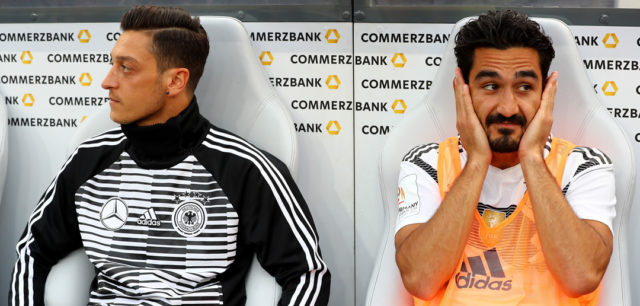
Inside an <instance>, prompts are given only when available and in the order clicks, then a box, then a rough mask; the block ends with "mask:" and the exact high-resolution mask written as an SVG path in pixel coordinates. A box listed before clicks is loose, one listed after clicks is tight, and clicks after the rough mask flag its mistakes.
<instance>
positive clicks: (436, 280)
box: [395, 11, 615, 305]
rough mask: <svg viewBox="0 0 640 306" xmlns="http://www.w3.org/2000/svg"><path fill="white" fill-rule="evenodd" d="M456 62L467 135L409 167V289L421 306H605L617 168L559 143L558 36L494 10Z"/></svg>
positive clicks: (403, 222)
mask: <svg viewBox="0 0 640 306" xmlns="http://www.w3.org/2000/svg"><path fill="white" fill-rule="evenodd" d="M455 55H456V57H457V61H458V67H459V68H457V69H456V76H455V79H454V80H453V90H454V92H455V99H456V101H455V103H456V113H457V122H456V126H457V129H458V133H459V136H458V137H452V138H449V139H447V140H446V141H444V142H442V143H440V144H437V143H433V144H428V145H423V146H418V147H416V148H414V149H412V150H411V151H410V152H409V153H408V154H407V155H406V156H405V157H404V159H403V161H402V163H401V170H400V177H399V197H398V200H399V214H398V222H397V226H396V236H395V243H396V261H397V264H398V267H399V269H400V272H401V274H402V279H403V282H404V285H405V287H406V288H407V290H408V291H409V292H410V293H411V294H412V295H413V296H414V301H415V304H416V305H429V304H431V303H433V304H435V305H440V304H442V305H460V304H463V305H496V304H499V305H522V304H527V305H532V304H537V305H542V304H544V305H595V304H597V302H598V296H599V285H600V282H601V279H602V276H603V275H604V272H605V270H606V268H607V264H608V262H609V258H610V256H611V252H612V247H613V241H612V230H611V225H612V221H613V218H614V217H615V185H614V175H613V166H612V164H611V160H610V159H609V158H608V157H607V156H606V155H605V154H604V153H603V152H601V151H599V150H598V149H595V148H588V147H578V146H575V145H573V144H571V143H570V142H568V141H565V140H562V139H558V138H555V137H552V136H551V135H550V131H551V123H552V121H553V118H552V115H553V103H554V96H555V92H556V88H557V82H558V74H557V72H553V73H551V75H549V76H547V73H548V70H549V66H550V64H551V60H552V59H553V57H554V50H553V47H552V44H551V41H550V39H549V38H548V37H547V36H546V35H545V34H544V33H543V32H542V31H541V29H540V26H539V25H538V24H537V23H536V22H534V21H532V20H530V19H528V18H527V17H526V16H524V15H522V14H519V13H516V12H513V11H503V12H489V13H488V14H486V15H482V16H480V17H479V18H477V19H475V20H473V21H471V22H469V23H468V24H466V25H465V26H463V27H462V28H461V30H460V32H459V33H458V34H457V36H456V47H455ZM452 102H453V101H452ZM408 199H410V200H408Z"/></svg>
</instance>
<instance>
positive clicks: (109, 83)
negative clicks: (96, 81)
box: [101, 65, 118, 89]
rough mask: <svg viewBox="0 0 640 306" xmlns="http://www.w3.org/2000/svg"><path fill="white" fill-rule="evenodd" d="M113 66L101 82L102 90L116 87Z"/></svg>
mask: <svg viewBox="0 0 640 306" xmlns="http://www.w3.org/2000/svg"><path fill="white" fill-rule="evenodd" d="M114 68H115V65H114V66H111V69H109V71H108V72H107V75H106V76H105V77H104V80H102V84H101V86H102V88H104V89H111V88H114V87H116V85H117V84H118V83H117V82H116V80H115V76H114Z"/></svg>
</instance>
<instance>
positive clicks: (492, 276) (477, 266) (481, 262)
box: [455, 248, 512, 291]
mask: <svg viewBox="0 0 640 306" xmlns="http://www.w3.org/2000/svg"><path fill="white" fill-rule="evenodd" d="M455 279H456V286H457V287H458V288H460V289H484V290H493V291H499V290H501V291H509V290H511V287H512V284H511V279H507V277H506V275H505V274H504V270H503V268H502V263H501V262H500V257H499V256H498V252H497V251H496V249H495V248H494V249H491V250H487V251H484V252H483V253H482V255H480V256H469V257H467V258H465V260H463V261H462V265H461V267H460V272H458V273H456V277H455Z"/></svg>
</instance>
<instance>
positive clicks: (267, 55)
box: [260, 51, 273, 66]
mask: <svg viewBox="0 0 640 306" xmlns="http://www.w3.org/2000/svg"><path fill="white" fill-rule="evenodd" d="M260 62H261V63H262V65H265V66H269V65H271V63H273V55H271V52H270V51H262V53H260Z"/></svg>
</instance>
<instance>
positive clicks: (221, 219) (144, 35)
mask: <svg viewBox="0 0 640 306" xmlns="http://www.w3.org/2000/svg"><path fill="white" fill-rule="evenodd" d="M121 26H122V29H123V33H122V35H121V36H120V37H119V39H118V41H117V42H116V44H115V46H114V47H113V50H112V52H111V56H112V59H113V67H112V68H111V69H110V70H109V72H108V74H107V76H106V77H105V79H104V81H103V82H102V87H103V88H105V89H107V90H109V98H110V101H109V104H110V106H111V119H112V120H113V121H115V122H117V123H119V124H121V126H120V127H119V128H117V129H113V130H111V131H108V132H106V133H104V134H102V135H99V136H96V137H94V138H92V139H89V140H87V141H85V142H84V143H83V144H81V145H80V146H79V147H78V149H77V150H76V151H75V152H74V153H73V154H72V155H71V157H70V158H69V159H68V160H67V162H66V163H65V164H64V166H63V168H62V170H60V172H59V173H58V175H57V176H56V178H55V179H54V181H53V183H52V184H51V185H50V187H49V188H48V189H47V191H46V192H45V194H44V195H43V196H42V198H41V200H40V202H39V203H38V205H37V206H36V208H35V211H34V213H33V214H32V216H31V217H30V219H29V223H28V225H27V228H26V230H25V232H24V234H23V236H22V237H21V239H20V241H19V242H18V245H17V248H16V249H17V252H18V260H17V262H16V265H15V268H14V271H13V274H12V283H11V290H10V293H9V304H11V305H43V304H44V302H43V295H44V286H45V281H46V278H47V274H48V273H49V270H50V269H51V267H52V266H53V265H54V264H55V263H56V262H57V261H58V260H59V259H61V258H63V257H64V256H66V255H67V254H68V253H69V252H71V251H72V250H74V249H77V248H80V247H84V248H85V251H86V254H87V255H88V257H89V260H90V261H91V262H92V264H93V265H94V266H95V269H96V274H97V275H96V279H95V281H94V283H93V286H92V288H91V294H90V301H89V304H91V305H98V304H99V305H186V304H190V305H243V304H244V302H245V299H246V296H245V288H244V281H245V278H246V275H247V272H248V270H249V266H250V264H251V260H252V258H253V256H254V253H255V254H256V255H257V258H258V260H259V261H260V263H261V264H262V266H263V267H264V268H265V269H266V270H267V271H268V272H269V273H271V274H272V275H273V276H274V277H275V278H276V280H277V281H278V283H279V284H280V285H281V286H282V287H283V290H282V297H281V300H280V303H279V305H326V304H327V303H328V298H329V283H330V274H329V271H328V270H327V266H326V264H325V263H324V262H323V260H322V258H321V256H320V250H319V247H318V237H317V234H316V230H315V228H314V223H313V220H312V219H311V215H310V213H309V210H308V208H307V206H306V204H305V202H304V199H303V198H302V196H301V194H300V192H299V190H298V189H297V187H296V185H295V183H294V182H293V179H292V178H291V176H290V174H289V172H288V170H287V169H286V166H285V165H284V164H283V163H282V162H280V161H279V160H277V159H276V158H275V157H273V156H271V155H270V154H268V153H266V152H263V151H260V150H259V149H257V148H255V147H253V146H252V145H250V144H248V143H246V142H245V141H244V140H242V139H240V138H239V137H237V136H235V135H233V134H231V133H229V132H227V131H224V130H221V129H219V128H217V127H215V126H213V125H212V124H211V123H209V122H208V121H207V120H206V119H205V118H204V117H202V116H201V115H200V113H199V112H198V105H197V103H196V98H195V96H194V91H195V88H196V85H197V83H198V80H199V78H200V76H201V75H202V72H203V70H204V64H205V61H206V58H207V55H208V53H209V41H208V38H207V34H206V32H205V31H204V29H203V28H202V26H201V25H200V22H199V19H198V18H192V17H191V16H190V15H189V13H188V12H186V11H185V10H182V9H176V8H164V7H148V6H142V7H134V8H132V9H131V10H129V11H127V12H126V13H125V14H124V16H123V18H122V22H121ZM204 98H205V99H206V97H204ZM248 290H251V288H248Z"/></svg>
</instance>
